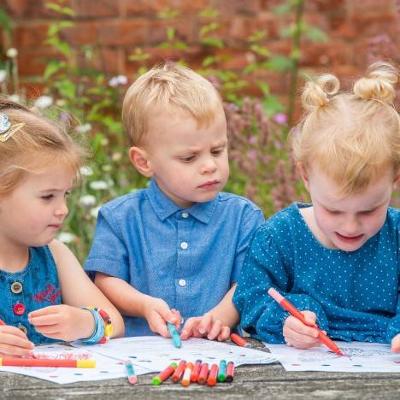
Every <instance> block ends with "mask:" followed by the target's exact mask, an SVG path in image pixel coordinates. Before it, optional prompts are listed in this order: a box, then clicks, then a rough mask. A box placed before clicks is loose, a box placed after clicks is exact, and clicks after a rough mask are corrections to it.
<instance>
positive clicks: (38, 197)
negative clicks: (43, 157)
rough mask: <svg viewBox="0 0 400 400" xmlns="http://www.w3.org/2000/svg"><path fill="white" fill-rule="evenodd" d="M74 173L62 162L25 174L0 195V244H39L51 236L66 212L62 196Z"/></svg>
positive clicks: (67, 189) (25, 245)
mask: <svg viewBox="0 0 400 400" xmlns="http://www.w3.org/2000/svg"><path fill="white" fill-rule="evenodd" d="M74 179H75V173H74V172H73V171H72V170H71V169H69V168H66V167H65V165H58V166H49V167H47V168H45V169H42V170H41V171H40V172H38V173H28V174H27V176H26V177H25V178H24V179H23V181H22V182H21V183H20V184H18V186H17V187H16V188H15V189H14V190H13V191H12V192H11V193H9V194H7V195H4V196H0V243H1V247H2V248H4V247H3V246H11V248H12V247H29V246H43V245H45V244H48V243H49V242H50V241H51V240H53V239H54V237H55V236H56V234H57V232H58V231H59V229H60V228H61V226H62V223H63V221H64V219H65V217H66V216H67V214H68V208H67V205H66V196H67V195H68V194H69V192H70V190H71V188H72V185H73V182H74Z"/></svg>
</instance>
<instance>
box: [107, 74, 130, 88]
mask: <svg viewBox="0 0 400 400" xmlns="http://www.w3.org/2000/svg"><path fill="white" fill-rule="evenodd" d="M127 83H128V78H127V77H126V76H125V75H117V76H114V77H112V78H111V79H110V80H109V81H108V84H109V85H110V86H111V87H117V86H123V85H126V84H127Z"/></svg>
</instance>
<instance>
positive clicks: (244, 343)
mask: <svg viewBox="0 0 400 400" xmlns="http://www.w3.org/2000/svg"><path fill="white" fill-rule="evenodd" d="M231 340H232V342H233V343H235V344H237V345H238V346H241V347H248V346H249V343H248V342H247V340H245V339H243V338H242V337H241V336H239V335H238V334H237V333H231Z"/></svg>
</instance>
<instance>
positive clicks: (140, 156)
mask: <svg viewBox="0 0 400 400" xmlns="http://www.w3.org/2000/svg"><path fill="white" fill-rule="evenodd" d="M128 154H129V159H130V160H131V163H132V164H133V166H134V167H135V168H136V169H137V170H138V171H139V172H140V173H141V174H142V175H144V176H145V177H147V178H150V177H151V176H153V170H152V168H151V163H150V161H149V159H148V154H147V152H146V150H144V149H142V148H140V147H136V146H133V147H131V148H130V149H129V152H128Z"/></svg>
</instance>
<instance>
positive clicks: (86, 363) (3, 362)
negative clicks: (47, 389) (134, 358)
mask: <svg viewBox="0 0 400 400" xmlns="http://www.w3.org/2000/svg"><path fill="white" fill-rule="evenodd" d="M0 366H1V367H63V368H96V360H63V359H54V358H17V357H3V358H0Z"/></svg>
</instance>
